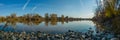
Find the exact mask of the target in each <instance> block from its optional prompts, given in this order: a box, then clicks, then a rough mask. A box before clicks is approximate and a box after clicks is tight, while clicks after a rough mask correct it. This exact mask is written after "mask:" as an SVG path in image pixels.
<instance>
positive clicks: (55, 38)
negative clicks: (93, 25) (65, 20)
mask: <svg viewBox="0 0 120 40" xmlns="http://www.w3.org/2000/svg"><path fill="white" fill-rule="evenodd" d="M93 32H94V31H93V30H91V29H90V30H88V32H85V33H82V32H75V31H72V30H68V32H66V33H64V34H49V33H43V32H40V31H38V32H37V33H34V32H31V33H26V32H21V33H17V32H4V31H0V40H119V39H120V35H117V36H116V35H113V34H112V33H109V32H96V34H93Z"/></svg>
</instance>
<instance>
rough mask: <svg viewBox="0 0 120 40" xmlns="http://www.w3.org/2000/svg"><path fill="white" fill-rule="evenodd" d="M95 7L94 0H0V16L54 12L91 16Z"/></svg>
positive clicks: (42, 14)
mask: <svg viewBox="0 0 120 40" xmlns="http://www.w3.org/2000/svg"><path fill="white" fill-rule="evenodd" d="M95 8H96V1H95V0H0V16H8V15H10V14H11V13H16V14H17V15H18V16H21V15H24V14H27V13H39V14H40V15H41V16H44V14H45V13H49V14H52V13H55V14H57V15H58V16H61V15H62V14H63V15H65V16H71V17H83V18H89V17H90V18H91V17H93V16H94V10H95Z"/></svg>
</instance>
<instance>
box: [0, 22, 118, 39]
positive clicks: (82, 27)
mask: <svg viewBox="0 0 120 40" xmlns="http://www.w3.org/2000/svg"><path fill="white" fill-rule="evenodd" d="M65 22H69V21H65ZM93 22H94V24H95V27H94V24H93V23H92V22H90V21H73V22H69V23H64V21H47V20H46V21H43V22H42V21H25V22H17V21H14V22H9V21H6V22H5V24H4V25H3V29H2V30H3V31H5V30H6V28H9V26H10V25H11V26H12V27H14V25H16V27H18V28H16V29H14V28H13V29H11V30H14V31H15V30H17V31H20V29H21V30H23V31H22V33H23V32H24V31H25V32H26V31H28V30H30V32H34V31H41V32H43V33H41V35H43V34H44V32H45V34H47V33H49V32H52V33H54V32H55V34H56V33H57V32H60V31H62V32H63V34H60V35H64V36H63V37H67V36H68V37H69V38H71V36H72V35H71V34H69V33H71V32H72V33H73V35H75V37H74V36H73V37H74V38H77V37H79V36H77V35H81V36H80V37H81V39H89V38H91V39H94V40H102V39H105V40H110V39H112V38H114V37H116V38H118V36H116V35H114V33H115V34H119V27H118V26H119V25H118V23H119V22H118V21H116V20H114V21H113V23H112V25H114V26H115V25H116V27H106V26H104V25H102V24H100V23H97V22H95V21H93ZM18 23H22V24H24V25H21V24H19V25H18ZM42 24H45V25H46V26H49V27H45V26H43V25H42ZM49 24H51V25H54V26H55V27H53V26H51V27H50V25H49ZM61 24H64V25H61ZM25 25H28V27H26V26H25ZM33 25H38V26H37V27H36V26H35V27H34V26H33ZM56 25H57V26H56ZM110 25H111V24H110ZM19 26H20V27H19ZM30 26H33V27H30ZM59 26H60V27H59ZM110 28H111V30H109V29H110ZM9 30H10V29H9ZM32 30H33V31H32ZM46 30H49V31H46ZM68 30H74V31H75V32H74V31H69V32H67V31H68ZM3 31H0V32H1V33H6V32H3ZM8 32H10V31H8ZM10 33H15V32H10ZM22 33H20V34H22ZM64 33H65V34H64ZM20 34H19V35H20ZM30 34H31V35H32V33H30ZM27 35H28V34H26V35H24V36H27ZM33 35H35V34H33ZM49 35H52V34H49ZM49 35H48V34H47V36H49ZM56 35H59V34H56ZM60 35H59V36H60ZM66 35H67V36H66ZM52 36H55V35H52ZM42 37H43V36H42ZM61 37H62V36H61ZM61 37H60V38H61ZM63 39H64V38H63Z"/></svg>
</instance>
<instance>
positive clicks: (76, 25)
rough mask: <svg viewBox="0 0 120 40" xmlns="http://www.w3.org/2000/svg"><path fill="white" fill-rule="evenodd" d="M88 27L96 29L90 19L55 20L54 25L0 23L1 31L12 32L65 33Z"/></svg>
mask: <svg viewBox="0 0 120 40" xmlns="http://www.w3.org/2000/svg"><path fill="white" fill-rule="evenodd" d="M90 28H92V30H94V31H95V30H96V26H95V24H94V23H93V22H92V21H72V22H68V23H66V22H64V24H63V23H61V22H57V23H56V24H55V25H51V24H50V23H48V25H46V23H45V22H41V23H39V24H38V25H34V24H31V25H26V24H24V23H15V24H14V23H13V25H10V24H7V26H6V23H0V30H3V31H12V32H23V31H25V32H37V31H41V32H45V33H53V34H54V33H65V32H67V31H68V30H73V31H76V32H87V31H88V30H89V29H90Z"/></svg>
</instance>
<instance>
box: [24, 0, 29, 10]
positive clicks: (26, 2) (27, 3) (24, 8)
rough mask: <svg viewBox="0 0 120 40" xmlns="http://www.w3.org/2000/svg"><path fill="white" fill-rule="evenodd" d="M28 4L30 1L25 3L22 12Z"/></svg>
mask: <svg viewBox="0 0 120 40" xmlns="http://www.w3.org/2000/svg"><path fill="white" fill-rule="evenodd" d="M29 2H30V0H27V2H26V3H25V4H24V6H23V8H22V9H23V10H24V9H25V8H26V7H27V5H28V4H29Z"/></svg>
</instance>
